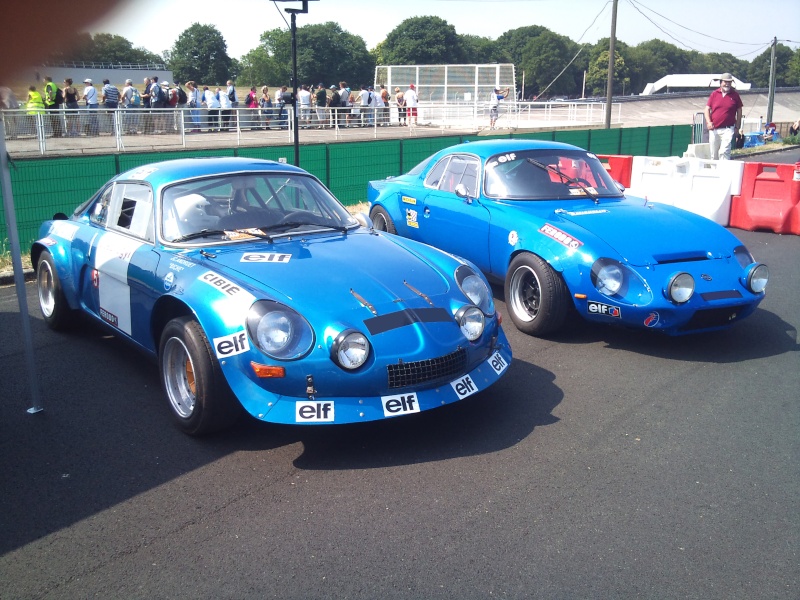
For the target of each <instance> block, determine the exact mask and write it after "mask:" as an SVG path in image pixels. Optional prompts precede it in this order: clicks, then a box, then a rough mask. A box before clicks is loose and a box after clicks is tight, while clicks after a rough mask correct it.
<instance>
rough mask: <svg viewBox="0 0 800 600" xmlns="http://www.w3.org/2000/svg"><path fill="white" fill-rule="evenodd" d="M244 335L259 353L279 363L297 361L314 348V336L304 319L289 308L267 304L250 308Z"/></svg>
mask: <svg viewBox="0 0 800 600" xmlns="http://www.w3.org/2000/svg"><path fill="white" fill-rule="evenodd" d="M247 333H248V334H249V336H250V339H251V340H253V342H254V343H255V345H256V346H257V347H258V349H259V350H261V351H262V352H263V353H264V354H266V355H267V356H270V357H272V358H277V359H280V360H293V359H296V358H300V357H301V356H303V355H305V354H306V353H307V352H308V351H309V350H310V349H311V347H312V346H313V345H314V332H313V330H312V329H311V326H310V325H309V324H308V322H307V321H306V320H305V319H304V318H303V317H301V316H300V315H299V314H298V313H297V312H296V311H294V310H292V309H291V308H289V307H288V306H284V305H282V304H278V303H277V302H272V301H268V300H260V301H258V302H256V303H255V304H253V306H252V307H251V308H250V312H249V314H248V315H247Z"/></svg>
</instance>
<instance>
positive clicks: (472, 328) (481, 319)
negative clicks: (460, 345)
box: [456, 306, 486, 342]
mask: <svg viewBox="0 0 800 600" xmlns="http://www.w3.org/2000/svg"><path fill="white" fill-rule="evenodd" d="M456 321H457V322H458V326H459V327H460V328H461V333H463V334H464V337H465V338H467V339H468V340H469V341H470V342H474V341H475V340H477V339H478V338H479V337H481V334H482V333H483V328H484V327H485V325H486V317H485V316H484V314H483V311H481V309H479V308H478V307H477V306H462V307H461V308H460V309H459V311H458V312H457V313H456Z"/></svg>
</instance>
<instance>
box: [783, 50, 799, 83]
mask: <svg viewBox="0 0 800 600" xmlns="http://www.w3.org/2000/svg"><path fill="white" fill-rule="evenodd" d="M786 80H787V82H788V84H789V85H790V86H797V85H800V48H798V49H797V50H795V51H794V54H792V58H791V59H789V64H788V65H787V70H786Z"/></svg>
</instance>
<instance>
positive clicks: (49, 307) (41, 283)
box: [36, 250, 75, 331]
mask: <svg viewBox="0 0 800 600" xmlns="http://www.w3.org/2000/svg"><path fill="white" fill-rule="evenodd" d="M36 289H37V292H38V296H39V309H40V310H41V311H42V316H43V317H44V322H45V323H47V326H48V327H49V328H50V329H52V330H54V331H60V330H63V329H66V328H67V326H68V325H69V323H70V322H71V320H72V317H73V316H74V313H75V311H74V310H72V309H71V308H70V307H69V304H67V299H66V298H65V297H64V291H63V290H62V288H61V280H60V279H59V278H58V272H57V271H56V264H55V261H53V256H52V255H51V254H50V253H49V252H48V251H47V250H44V251H43V252H42V254H41V256H39V262H38V263H37V265H36Z"/></svg>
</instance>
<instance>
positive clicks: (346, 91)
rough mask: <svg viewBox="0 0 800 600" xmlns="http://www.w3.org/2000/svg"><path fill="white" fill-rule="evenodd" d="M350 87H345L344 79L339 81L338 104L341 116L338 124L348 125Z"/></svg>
mask: <svg viewBox="0 0 800 600" xmlns="http://www.w3.org/2000/svg"><path fill="white" fill-rule="evenodd" d="M350 105H351V102H350V88H349V87H347V82H346V81H340V82H339V106H340V107H341V109H340V111H339V115H340V116H341V117H342V118H341V119H340V120H339V125H340V126H341V125H342V124H345V125H346V126H347V127H350Z"/></svg>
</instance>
